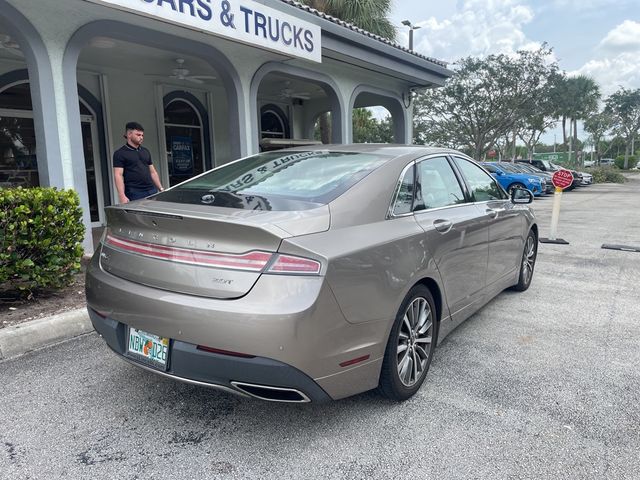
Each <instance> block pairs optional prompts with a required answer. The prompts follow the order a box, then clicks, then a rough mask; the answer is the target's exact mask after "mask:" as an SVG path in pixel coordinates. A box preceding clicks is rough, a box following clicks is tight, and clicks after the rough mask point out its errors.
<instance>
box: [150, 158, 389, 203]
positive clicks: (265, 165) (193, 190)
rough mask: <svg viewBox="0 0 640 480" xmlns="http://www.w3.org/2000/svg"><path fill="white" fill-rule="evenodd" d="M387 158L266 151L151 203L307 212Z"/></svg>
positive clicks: (188, 183) (340, 191)
mask: <svg viewBox="0 0 640 480" xmlns="http://www.w3.org/2000/svg"><path fill="white" fill-rule="evenodd" d="M389 158H390V157H388V156H383V155H377V154H371V153H352V152H330V151H327V150H315V151H303V152H301V151H296V152H288V153H287V152H283V151H279V152H265V153H261V154H258V155H254V156H252V157H247V158H244V159H241V160H238V161H237V162H233V163H230V164H228V165H223V166H221V167H218V168H216V169H214V170H211V171H209V172H207V173H205V174H203V175H201V176H199V177H197V178H194V179H193V180H188V181H186V182H184V183H182V184H180V185H178V186H176V187H173V188H172V189H170V190H168V191H166V192H163V193H160V194H158V195H155V196H154V197H152V198H153V199H154V200H160V201H163V202H177V203H189V204H198V205H212V206H217V207H230V208H239V209H252V210H306V209H309V208H315V207H318V206H320V205H325V204H327V203H329V202H330V201H332V200H333V199H335V198H337V197H338V196H339V195H341V194H342V193H344V192H345V191H346V190H348V189H349V188H350V187H351V186H353V185H354V184H355V183H357V182H358V181H359V180H361V179H362V178H364V177H365V176H366V175H368V174H369V173H370V172H371V171H373V170H374V169H375V168H377V167H378V166H380V165H382V164H383V163H385V162H386V161H387V160H388V159H389Z"/></svg>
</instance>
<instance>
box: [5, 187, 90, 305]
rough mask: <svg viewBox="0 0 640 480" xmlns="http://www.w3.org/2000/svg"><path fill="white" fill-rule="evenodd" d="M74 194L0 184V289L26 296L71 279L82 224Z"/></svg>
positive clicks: (77, 268) (77, 259)
mask: <svg viewBox="0 0 640 480" xmlns="http://www.w3.org/2000/svg"><path fill="white" fill-rule="evenodd" d="M79 204H80V201H79V198H78V194H77V193H76V192H75V191H74V190H57V189H55V188H5V189H2V188H0V293H3V295H2V296H5V297H6V296H7V295H6V293H7V292H9V293H10V294H12V295H15V296H23V297H26V296H31V294H32V293H34V292H37V291H40V290H48V289H58V288H62V287H65V286H67V285H69V284H70V283H71V280H72V279H73V276H74V274H75V273H77V272H79V271H80V260H81V259H82V254H83V249H82V240H83V238H84V231H85V229H84V225H83V224H82V209H81V208H80V206H79Z"/></svg>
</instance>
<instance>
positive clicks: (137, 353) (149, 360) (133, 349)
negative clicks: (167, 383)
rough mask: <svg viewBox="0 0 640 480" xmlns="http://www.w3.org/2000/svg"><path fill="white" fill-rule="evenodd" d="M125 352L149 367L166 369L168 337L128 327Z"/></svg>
mask: <svg viewBox="0 0 640 480" xmlns="http://www.w3.org/2000/svg"><path fill="white" fill-rule="evenodd" d="M127 353H129V355H131V356H133V357H134V358H136V359H137V360H140V361H142V362H143V363H145V364H147V365H149V366H151V367H154V368H159V369H160V370H166V369H167V360H168V359H169V339H168V338H164V337H159V336H158V335H154V334H153V333H148V332H144V331H142V330H138V329H136V328H133V327H129V344H128V346H127Z"/></svg>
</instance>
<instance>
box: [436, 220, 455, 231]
mask: <svg viewBox="0 0 640 480" xmlns="http://www.w3.org/2000/svg"><path fill="white" fill-rule="evenodd" d="M433 227H434V228H435V229H436V230H437V231H439V232H440V233H447V232H448V231H449V230H451V227H453V222H452V221H451V220H434V222H433Z"/></svg>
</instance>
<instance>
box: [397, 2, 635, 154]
mask: <svg viewBox="0 0 640 480" xmlns="http://www.w3.org/2000/svg"><path fill="white" fill-rule="evenodd" d="M405 19H407V20H409V21H411V22H412V23H413V25H417V26H420V27H421V28H420V29H417V30H414V40H413V43H414V50H416V51H417V52H419V53H422V54H424V55H427V56H430V57H433V58H437V59H439V60H444V61H447V62H454V61H455V60H456V59H457V58H460V57H463V56H468V55H473V56H482V55H488V54H492V53H510V52H515V51H516V50H519V49H533V48H537V47H538V46H539V45H541V44H542V43H543V42H547V43H548V44H549V45H550V46H551V47H553V51H554V55H555V57H556V59H557V61H558V63H559V65H560V68H561V69H562V70H565V71H566V72H567V73H568V74H570V75H571V74H577V73H580V74H585V75H589V76H591V77H592V78H594V79H595V80H596V81H597V82H598V84H599V85H600V88H601V91H602V93H603V95H604V96H606V95H609V94H611V93H613V92H614V91H616V90H617V89H618V88H619V86H624V87H626V88H640V0H617V1H616V0H438V1H434V0H394V2H393V10H392V15H391V20H392V21H393V22H394V24H395V25H396V26H397V27H398V39H397V40H398V42H399V43H400V44H402V45H408V43H409V41H408V27H406V26H404V25H402V24H401V21H402V20H405ZM560 136H561V135H560ZM545 141H548V140H546V139H545ZM551 142H553V138H551Z"/></svg>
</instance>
